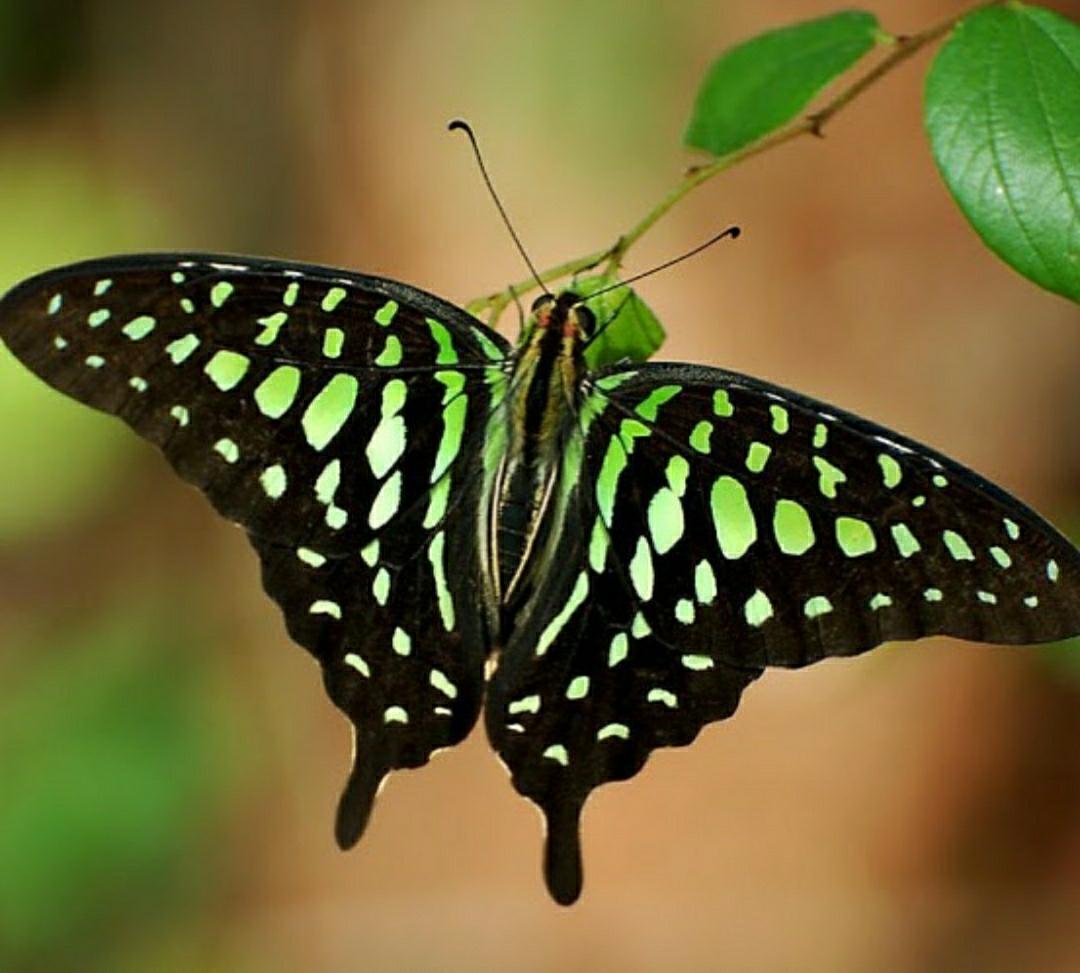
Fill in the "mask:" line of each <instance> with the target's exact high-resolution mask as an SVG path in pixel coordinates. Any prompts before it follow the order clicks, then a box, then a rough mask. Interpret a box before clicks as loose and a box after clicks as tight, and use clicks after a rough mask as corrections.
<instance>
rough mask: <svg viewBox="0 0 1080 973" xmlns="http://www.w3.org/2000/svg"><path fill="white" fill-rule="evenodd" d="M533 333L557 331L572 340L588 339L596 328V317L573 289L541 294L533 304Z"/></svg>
mask: <svg viewBox="0 0 1080 973" xmlns="http://www.w3.org/2000/svg"><path fill="white" fill-rule="evenodd" d="M532 325H533V326H532V328H531V329H530V331H531V332H532V333H533V334H536V333H537V332H548V333H549V332H551V331H553V330H554V331H556V332H558V333H559V334H561V335H562V337H563V338H565V339H568V340H569V341H571V342H575V343H576V342H578V341H587V340H588V339H589V337H590V336H591V335H592V333H593V331H594V330H595V329H596V317H595V315H594V314H593V313H592V311H590V310H589V309H588V308H587V307H586V306H585V305H584V303H583V302H582V299H581V296H580V295H579V294H575V293H574V292H573V291H563V292H562V293H561V294H558V295H554V294H541V295H540V296H539V297H538V298H537V299H536V300H535V301H533V304H532Z"/></svg>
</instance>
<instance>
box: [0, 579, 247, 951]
mask: <svg viewBox="0 0 1080 973" xmlns="http://www.w3.org/2000/svg"><path fill="white" fill-rule="evenodd" d="M202 641H203V639H201V638H200V637H199V633H198V632H197V631H195V630H193V629H189V628H187V627H186V626H179V627H178V626H177V618H176V613H175V611H172V610H168V611H166V610H164V609H162V610H158V611H155V610H152V609H151V608H148V607H147V605H146V601H145V600H133V601H128V600H124V601H121V602H119V603H117V605H116V606H115V607H114V609H113V610H112V611H111V612H109V613H108V614H106V615H104V616H103V617H101V618H99V619H96V620H95V619H87V620H85V623H84V624H81V625H79V626H78V627H77V628H76V629H74V630H71V631H66V632H63V633H61V634H60V635H53V634H50V635H49V636H47V637H41V638H32V639H29V640H27V641H26V642H25V643H24V644H18V645H15V646H13V647H12V651H11V653H10V655H9V656H8V658H9V659H10V663H9V665H8V666H7V669H8V671H7V672H5V673H4V676H3V681H4V683H5V684H7V685H9V686H10V687H12V688H14V689H15V692H14V693H13V694H10V695H9V696H8V697H7V702H6V704H5V706H4V708H3V709H2V710H0V780H3V782H4V792H5V796H4V799H3V801H2V802H0V862H3V867H2V868H0V968H2V969H20V968H25V966H29V965H30V964H31V962H32V963H33V964H34V965H35V966H38V967H40V966H41V965H42V962H43V960H46V959H51V960H53V961H55V962H60V961H61V960H62V959H64V958H65V957H66V958H67V960H68V961H69V962H70V960H71V959H73V958H80V962H79V967H78V968H80V969H86V968H87V967H88V965H89V958H90V957H93V956H95V955H98V954H99V953H101V952H103V951H106V950H107V949H108V948H109V943H110V940H111V937H112V935H113V931H114V928H115V927H116V926H117V925H118V924H121V923H123V924H128V925H130V924H134V925H135V926H136V927H139V926H142V925H143V924H146V923H155V922H160V921H162V920H163V919H168V920H173V919H175V918H176V916H175V913H176V912H178V911H180V912H182V911H183V910H184V909H185V907H187V906H188V905H190V903H191V902H192V900H193V898H194V897H196V896H197V895H200V894H205V893H206V892H207V889H206V888H205V883H206V881H207V879H208V877H209V872H208V870H207V868H206V862H207V860H208V859H207V858H206V856H204V855H191V853H190V852H191V848H192V846H193V844H195V843H201V842H206V841H207V840H208V839H209V837H210V835H209V834H208V830H209V828H210V827H211V825H212V822H214V821H215V819H217V818H219V817H220V815H221V813H222V810H223V808H224V806H225V804H226V801H227V795H228V794H231V793H232V786H233V780H232V779H233V777H234V775H235V774H236V773H237V772H238V770H239V769H240V768H241V760H240V753H239V748H241V747H242V739H243V727H242V725H241V721H240V720H239V718H238V717H237V711H236V709H235V708H234V707H232V706H231V705H228V704H227V702H226V701H224V700H222V699H221V697H220V696H219V694H218V691H217V687H215V685H214V683H213V679H212V677H211V675H210V673H209V672H208V671H207V670H206V669H205V667H204V666H203V665H200V658H202V659H205V658H206V657H205V656H201V657H200V656H199V655H194V656H193V655H192V654H191V652H190V651H189V647H190V646H191V645H192V644H201V642H202ZM16 663H17V664H18V666H19V668H16V665H15V664H16ZM215 874H216V873H215ZM218 877H220V876H218ZM133 918H134V919H137V921H136V922H134V923H133V922H132V921H133ZM24 964H25V966H24ZM63 968H73V967H70V966H66V965H65V966H64V967H63Z"/></svg>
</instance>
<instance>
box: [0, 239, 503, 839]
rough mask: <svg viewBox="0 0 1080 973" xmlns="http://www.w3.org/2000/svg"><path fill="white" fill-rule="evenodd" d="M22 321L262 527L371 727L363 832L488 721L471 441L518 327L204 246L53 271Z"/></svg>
mask: <svg viewBox="0 0 1080 973" xmlns="http://www.w3.org/2000/svg"><path fill="white" fill-rule="evenodd" d="M0 337H2V338H3V340H4V342H5V344H6V345H7V346H8V347H9V348H10V350H11V351H12V352H13V353H14V354H15V355H16V356H17V357H18V358H20V359H21V360H22V361H23V362H24V364H26V365H27V366H28V367H30V368H31V370H33V371H34V372H36V373H37V374H38V375H39V376H41V377H42V378H44V379H45V380H46V381H47V382H49V383H50V384H51V385H53V386H54V387H56V388H58V389H59V390H60V391H62V392H65V393H67V394H68V395H71V396H73V397H74V398H76V399H79V400H80V401H82V402H85V403H86V404H88V405H91V406H94V407H96V408H98V409H101V410H103V411H106V412H110V413H113V414H115V415H118V416H120V417H121V418H123V419H124V420H125V421H126V422H127V423H128V424H129V425H131V426H132V427H133V428H134V429H135V430H136V431H137V432H139V433H140V434H141V435H143V436H144V437H145V438H147V439H149V440H151V441H152V442H154V443H156V444H157V445H158V446H160V447H161V449H162V450H163V451H164V453H165V455H166V456H167V458H168V459H169V461H170V462H171V463H172V465H173V466H174V467H175V468H176V469H177V471H178V472H179V473H180V474H181V475H182V476H183V477H184V478H185V479H187V480H189V481H190V482H192V483H194V484H195V485H196V486H199V487H200V488H201V489H203V490H204V491H205V492H206V493H207V495H208V496H209V498H210V499H211V501H212V502H213V504H214V506H215V507H216V508H217V509H218V510H219V511H220V512H221V513H223V514H224V515H225V516H227V517H229V518H230V519H232V520H234V521H236V522H238V523H240V524H242V525H243V526H244V527H245V528H246V529H247V531H248V533H249V536H250V538H251V541H252V543H253V545H254V546H255V548H256V550H257V551H258V553H259V555H260V558H261V559H262V562H263V574H264V582H265V585H266V588H267V591H268V593H269V594H270V595H271V596H272V597H273V598H274V599H275V600H276V601H278V603H279V604H280V605H281V606H282V609H283V610H284V613H285V616H286V621H287V624H288V627H289V631H290V633H291V634H292V635H293V637H294V638H295V639H296V640H297V641H298V642H299V643H300V644H302V645H303V646H305V647H306V648H307V649H309V650H310V651H311V652H312V653H313V654H314V655H315V656H316V657H317V658H318V660H319V661H320V663H321V664H322V666H323V672H324V679H325V683H326V686H327V690H328V692H329V694H330V696H331V697H332V699H333V700H334V702H335V703H336V704H337V705H338V706H339V707H340V708H341V709H342V710H344V711H345V713H346V714H347V715H348V716H349V718H350V719H351V720H352V722H353V724H354V726H355V728H356V737H357V753H356V767H355V768H354V772H353V776H352V778H351V781H350V785H349V787H348V788H347V790H346V794H345V797H344V798H343V801H342V807H341V813H340V814H339V821H338V837H339V840H341V841H342V843H343V844H348V843H351V842H352V841H353V840H355V839H356V838H357V837H358V836H359V832H360V831H361V830H362V827H363V824H364V822H365V821H366V818H367V813H368V810H369V808H370V802H371V800H372V798H373V796H374V792H375V789H376V788H377V785H378V783H379V782H380V781H381V779H382V778H383V777H384V776H385V774H386V773H387V772H388V771H389V770H392V769H394V768H396V767H405V766H417V765H419V764H421V763H424V762H425V761H426V760H427V759H428V756H429V755H430V753H431V752H432V751H433V750H435V749H437V748H440V747H445V746H449V745H451V744H452V743H455V742H457V741H458V740H460V739H461V738H462V737H463V736H464V735H465V734H466V733H467V732H468V730H469V728H470V727H471V726H472V724H473V723H474V722H475V718H476V714H477V711H478V708H479V699H480V693H481V687H482V666H483V659H484V657H485V656H486V654H487V644H488V633H487V625H486V618H485V615H484V611H483V610H482V606H481V604H480V595H479V593H478V591H477V590H476V589H477V586H475V585H470V584H467V583H460V581H461V580H462V579H467V578H468V577H475V576H476V574H477V572H478V571H479V567H478V565H477V555H476V541H475V537H476V519H477V516H478V503H479V499H478V495H479V484H478V482H477V477H476V476H475V475H473V473H472V471H471V468H470V467H469V464H468V463H467V461H465V457H467V456H469V455H471V452H472V451H473V450H475V449H477V448H478V447H477V445H476V444H477V442H478V440H479V438H480V437H482V435H483V430H484V426H485V423H486V421H487V418H488V413H489V411H490V407H491V397H492V395H493V390H494V389H495V388H497V386H498V385H499V383H500V382H502V381H503V379H504V373H503V361H504V359H506V357H507V356H508V355H509V348H508V347H507V346H506V344H505V342H504V341H503V340H502V339H501V338H500V337H499V336H497V335H495V334H494V333H492V332H490V331H487V329H485V328H483V326H482V325H480V324H479V323H478V322H476V321H475V320H474V319H473V318H472V317H471V316H469V315H467V314H466V313H465V312H463V311H461V310H459V309H457V308H455V307H453V306H452V305H449V304H447V303H445V302H443V301H441V300H439V299H438V298H435V297H432V296H431V295H428V294H425V293H423V292H421V291H418V290H416V289H414V288H411V287H408V286H406V285H402V284H398V283H396V282H393V281H386V280H382V279H379V278H372V277H365V276H362V275H357V274H351V273H348V272H344V271H335V270H331V269H329V268H324V267H313V266H306V265H301V264H287V263H282V262H278V261H261V260H250V259H247V258H234V257H221V256H212V255H198V254H194V255H165V254H163V255H138V256H133V257H117V258H111V259H107V260H102V261H95V262H91V263H86V264H76V265H73V266H70V267H66V268H61V269H59V270H56V271H52V272H50V273H47V274H43V275H41V276H39V277H36V278H32V279H31V280H29V281H27V282H25V283H23V284H21V285H19V286H18V287H16V288H15V289H14V290H13V291H11V292H10V293H9V294H8V295H7V296H6V297H5V298H4V300H3V302H2V303H0ZM451 564H452V565H453V568H452V570H451V567H450V565H451ZM452 581H453V582H455V583H453V584H452V583H451V582H452Z"/></svg>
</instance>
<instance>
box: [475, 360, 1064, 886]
mask: <svg viewBox="0 0 1080 973" xmlns="http://www.w3.org/2000/svg"><path fill="white" fill-rule="evenodd" d="M578 419H579V427H580V429H579V435H578V439H577V446H576V448H574V449H568V450H567V455H566V459H565V461H564V468H563V470H562V473H561V476H562V482H563V483H564V484H567V487H566V490H567V494H568V496H569V498H570V499H569V500H568V502H567V505H566V517H565V519H566V523H565V526H564V528H563V535H562V539H561V540H560V543H559V546H558V553H557V556H556V557H554V558H552V559H551V564H550V566H549V575H548V577H547V580H546V582H545V584H544V585H543V587H542V589H540V590H539V591H538V592H537V594H536V596H535V597H534V598H533V599H532V601H531V602H530V604H529V605H528V606H527V607H526V609H525V610H524V611H523V612H522V616H521V619H520V621H519V623H518V624H517V625H516V626H515V629H514V632H513V635H512V636H511V638H510V640H509V643H508V645H507V647H506V649H505V651H504V653H503V655H502V658H501V661H500V667H499V670H498V672H497V673H496V675H495V677H494V679H493V681H492V685H491V690H490V694H489V698H488V702H487V711H486V722H487V727H488V733H489V736H490V737H491V739H492V742H493V743H494V745H495V746H496V748H497V749H498V750H499V752H500V755H501V756H502V758H503V760H504V761H505V762H506V764H507V766H508V768H509V769H510V772H511V775H512V777H513V780H514V784H515V786H516V787H517V789H518V790H519V791H520V792H521V793H523V794H525V795H526V796H528V797H530V798H531V799H532V800H533V801H535V802H536V803H537V804H539V805H540V806H541V808H542V809H543V810H544V812H545V815H546V816H547V818H548V845H547V861H546V865H547V876H548V882H549V886H550V887H551V888H552V892H553V894H554V895H555V896H556V898H558V899H560V901H568V900H572V899H573V898H574V897H576V894H577V891H578V889H579V888H580V881H581V874H580V851H579V848H578V837H577V828H578V817H579V814H580V810H581V808H582V806H583V805H584V802H585V799H586V797H587V796H588V793H589V791H590V790H591V789H592V788H594V787H596V786H598V785H600V784H602V783H604V782H605V781H609V780H620V779H625V778H627V777H629V776H631V775H633V774H634V773H636V772H637V771H638V770H639V769H640V768H641V766H642V765H643V764H644V762H645V760H646V758H647V757H648V754H649V752H650V751H651V750H653V749H655V748H656V747H661V746H680V745H684V744H686V743H689V742H690V741H691V740H692V739H693V738H694V736H695V735H696V734H697V732H698V731H699V730H700V728H701V727H702V726H703V725H705V724H706V723H708V722H711V721H713V720H717V719H723V718H725V717H727V716H729V715H731V713H732V712H734V710H735V707H736V706H737V704H738V700H739V694H740V693H741V691H742V689H743V688H744V687H745V686H746V685H748V684H749V683H750V682H751V681H753V679H755V678H756V677H757V676H758V675H759V674H760V672H761V670H762V667H764V666H770V665H780V666H800V665H805V664H807V663H810V662H813V661H816V660H818V659H822V658H825V657H827V656H836V655H852V654H855V653H858V652H861V651H865V650H866V649H869V648H871V647H873V646H874V645H877V644H880V643H881V642H883V641H886V640H891V639H910V638H917V637H920V636H923V635H932V634H949V635H956V636H962V637H966V638H973V639H981V640H985V641H999V642H1037V641H1047V640H1050V639H1055V638H1061V637H1064V636H1067V635H1071V634H1073V633H1074V632H1075V631H1076V630H1077V629H1078V628H1080V604H1078V603H1077V599H1076V596H1075V592H1076V591H1077V590H1078V589H1077V584H1078V582H1080V558H1078V555H1077V553H1076V551H1075V549H1074V548H1073V547H1072V546H1071V545H1070V544H1069V543H1068V541H1066V540H1065V539H1064V538H1063V537H1061V536H1060V535H1059V534H1058V533H1057V531H1055V530H1054V529H1053V528H1052V527H1051V526H1050V525H1048V524H1047V523H1046V522H1045V521H1043V520H1042V519H1041V518H1040V517H1039V516H1038V515H1037V514H1035V513H1034V512H1033V511H1031V510H1030V509H1028V508H1027V507H1025V506H1024V505H1023V504H1021V503H1020V502H1019V501H1016V500H1015V499H1013V498H1011V497H1009V496H1008V495H1006V494H1005V493H1003V492H1002V491H1001V490H999V489H997V488H996V487H993V486H992V485H990V484H989V483H987V482H986V481H984V480H982V479H981V478H980V477H978V476H976V475H975V474H973V473H971V472H970V471H968V470H966V469H964V468H963V467H961V466H959V465H958V464H956V463H954V462H952V461H950V460H948V459H946V458H945V457H943V456H940V455H938V454H936V453H934V452H933V451H931V450H929V449H927V448H926V447H923V446H921V445H919V444H917V443H915V442H913V441H911V440H908V439H905V438H904V437H901V436H898V435H896V434H894V433H892V432H889V431H888V430H885V429H883V428H881V427H878V426H875V425H873V424H872V423H869V422H867V421H865V420H862V419H859V418H857V417H855V416H852V415H850V414H847V413H844V412H841V411H840V410H837V409H833V408H831V407H829V406H826V405H824V404H822V403H817V402H813V401H812V400H809V399H807V398H805V397H803V396H799V395H797V394H795V393H792V392H789V391H787V390H784V389H780V388H778V387H774V386H769V385H766V384H764V383H761V382H757V381H756V380H753V379H749V378H746V377H744V376H741V375H736V374H734V373H730V372H725V371H720V370H717V369H708V368H702V367H698V366H686V365H673V364H671V365H669V364H647V365H642V366H640V367H638V368H636V369H633V370H630V371H625V370H623V371H617V370H611V371H609V372H608V373H607V374H601V375H599V376H597V377H594V378H591V379H589V380H588V381H587V389H586V392H585V395H584V398H583V400H582V403H581V407H580V411H579V417H578Z"/></svg>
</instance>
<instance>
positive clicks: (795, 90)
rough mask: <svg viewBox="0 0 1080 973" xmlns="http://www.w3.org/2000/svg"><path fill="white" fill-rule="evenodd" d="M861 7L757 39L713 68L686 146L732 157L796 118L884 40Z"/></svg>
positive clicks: (726, 55) (698, 101) (697, 103)
mask: <svg viewBox="0 0 1080 973" xmlns="http://www.w3.org/2000/svg"><path fill="white" fill-rule="evenodd" d="M882 36H883V35H882V34H881V32H880V31H879V30H878V22H877V18H876V17H875V16H874V15H873V14H871V13H866V12H864V11H861V10H845V11H842V12H841V13H836V14H831V15H829V16H827V17H819V18H817V19H816V20H807V21H803V22H802V23H800V24H794V25H792V26H791V27H782V28H780V29H779V30H772V31H769V32H768V33H765V34H759V35H758V36H757V37H753V38H751V39H750V40H748V41H746V42H745V43H744V44H740V45H738V47H733V48H731V50H729V51H727V52H726V53H724V54H722V55H721V56H720V58H719V59H718V60H717V61H716V62H714V64H713V66H712V67H711V68H710V69H709V73H708V74H707V75H706V77H705V82H704V84H702V86H701V88H700V90H699V91H698V94H697V99H696V100H695V102H694V111H693V114H692V115H691V117H690V124H689V125H688V126H687V129H686V135H685V141H686V144H687V145H691V146H694V147H696V148H699V149H705V150H707V151H709V152H711V153H712V154H713V155H726V154H727V153H729V152H733V151H734V150H735V149H738V148H741V147H742V146H744V145H748V144H749V143H751V142H754V141H756V140H757V139H759V138H761V136H762V135H765V134H767V133H768V132H771V131H773V130H774V129H776V128H779V127H780V126H781V125H783V124H784V123H785V122H787V121H790V120H791V119H792V118H794V117H795V116H796V115H797V114H798V113H799V112H800V111H802V109H803V108H805V107H806V105H807V104H809V102H810V100H811V99H812V98H813V97H814V96H815V95H816V94H817V93H818V92H819V91H821V89H822V88H824V87H825V85H827V84H828V83H829V82H830V81H832V80H833V79H834V78H835V77H837V76H838V75H840V74H842V73H843V72H844V71H846V70H848V68H850V67H851V66H852V65H853V64H854V63H855V62H856V61H858V60H859V58H861V57H862V56H863V55H864V54H865V53H866V52H867V51H869V50H870V49H871V48H872V47H873V46H874V43H875V42H876V41H878V40H880V39H882Z"/></svg>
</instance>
